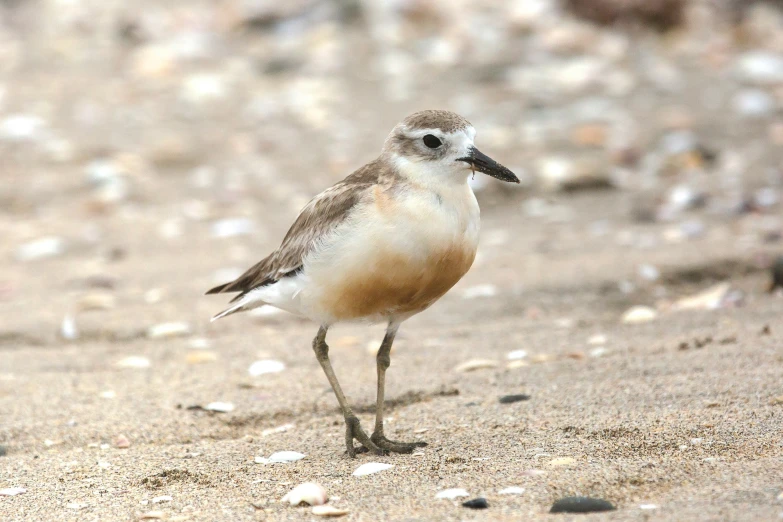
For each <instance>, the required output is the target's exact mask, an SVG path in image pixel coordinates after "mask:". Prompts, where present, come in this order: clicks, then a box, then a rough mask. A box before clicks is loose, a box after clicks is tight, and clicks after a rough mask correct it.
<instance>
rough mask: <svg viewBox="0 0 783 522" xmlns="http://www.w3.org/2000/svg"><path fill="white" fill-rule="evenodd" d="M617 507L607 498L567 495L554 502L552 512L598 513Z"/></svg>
mask: <svg viewBox="0 0 783 522" xmlns="http://www.w3.org/2000/svg"><path fill="white" fill-rule="evenodd" d="M615 509H617V508H616V507H614V505H613V504H612V503H611V502H609V501H606V500H603V499H600V498H591V497H565V498H561V499H560V500H558V501H557V502H555V503H554V504H552V509H550V510H549V512H550V513H598V512H601V511H614V510H615Z"/></svg>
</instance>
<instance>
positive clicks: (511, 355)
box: [506, 350, 527, 361]
mask: <svg viewBox="0 0 783 522" xmlns="http://www.w3.org/2000/svg"><path fill="white" fill-rule="evenodd" d="M525 357H527V352H526V351H525V350H513V351H511V352H508V353H507V354H506V359H508V360H509V361H517V360H519V359H524V358H525Z"/></svg>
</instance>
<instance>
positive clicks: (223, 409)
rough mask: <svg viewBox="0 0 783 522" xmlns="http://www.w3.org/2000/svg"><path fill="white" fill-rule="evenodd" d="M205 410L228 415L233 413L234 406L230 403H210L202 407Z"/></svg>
mask: <svg viewBox="0 0 783 522" xmlns="http://www.w3.org/2000/svg"><path fill="white" fill-rule="evenodd" d="M204 409H205V410H209V411H217V412H220V413H228V412H231V411H234V405H233V404H231V403H230V402H210V403H209V404H207V405H206V406H204Z"/></svg>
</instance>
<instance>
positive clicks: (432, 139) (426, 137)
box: [383, 110, 519, 184]
mask: <svg viewBox="0 0 783 522" xmlns="http://www.w3.org/2000/svg"><path fill="white" fill-rule="evenodd" d="M475 137H476V130H475V129H474V128H473V125H471V124H470V122H469V121H468V120H466V119H465V118H463V117H462V116H460V115H458V114H455V113H453V112H449V111H441V110H428V111H421V112H416V113H414V114H411V115H410V116H408V117H407V118H405V119H404V120H402V121H401V122H400V123H399V124H397V126H396V127H394V129H393V130H392V131H391V133H390V134H389V136H388V138H386V143H385V144H384V147H383V154H384V156H386V157H387V158H388V159H389V160H390V161H391V162H392V163H393V164H394V166H395V167H396V168H397V170H398V171H399V172H400V173H401V174H403V175H405V176H407V177H410V178H415V179H416V180H417V181H419V182H423V183H427V184H430V183H448V182H462V183H464V182H465V181H466V180H467V177H468V176H469V175H471V173H475V172H481V173H483V174H487V175H488V176H492V177H493V178H496V179H499V180H501V181H508V182H513V183H519V178H517V177H516V175H514V173H513V172H511V171H510V170H509V169H507V168H506V167H504V166H503V165H501V164H499V163H498V162H496V161H495V160H493V159H492V158H490V157H488V156H487V155H485V154H484V153H482V152H481V151H479V150H478V149H477V148H476V146H475V145H474V144H473V139H474V138H475Z"/></svg>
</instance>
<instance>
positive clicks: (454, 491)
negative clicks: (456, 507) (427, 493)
mask: <svg viewBox="0 0 783 522" xmlns="http://www.w3.org/2000/svg"><path fill="white" fill-rule="evenodd" d="M469 496H470V495H469V494H468V492H467V491H465V490H464V489H462V488H451V489H444V490H443V491H441V492H439V493H438V494H437V495H435V498H445V499H448V500H454V499H456V498H459V497H469Z"/></svg>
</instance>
